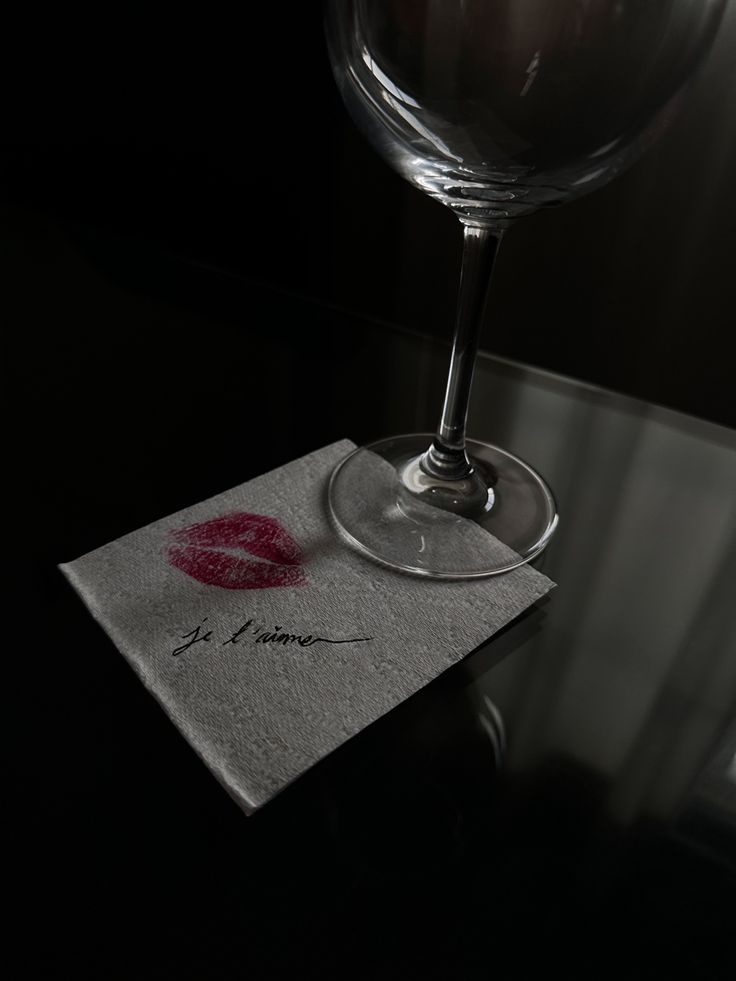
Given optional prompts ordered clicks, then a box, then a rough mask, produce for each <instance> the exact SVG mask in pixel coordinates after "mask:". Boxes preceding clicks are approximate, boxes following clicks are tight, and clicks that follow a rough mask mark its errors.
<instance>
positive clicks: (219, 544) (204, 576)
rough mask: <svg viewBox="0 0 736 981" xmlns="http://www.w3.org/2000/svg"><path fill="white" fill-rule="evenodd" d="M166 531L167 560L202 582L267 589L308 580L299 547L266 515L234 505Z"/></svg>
mask: <svg viewBox="0 0 736 981" xmlns="http://www.w3.org/2000/svg"><path fill="white" fill-rule="evenodd" d="M170 537H171V544H170V545H169V547H168V549H167V553H166V554H167V557H168V560H169V562H170V563H171V565H173V566H175V568H177V569H180V570H181V571H182V572H185V573H186V574H187V575H188V576H191V577H192V579H196V580H197V581H198V582H201V583H204V584H205V585H206V586H220V587H221V588H222V589H269V588H271V587H272V586H306V584H307V580H306V578H305V576H304V572H303V571H302V564H303V562H304V555H303V553H302V550H301V548H300V547H299V545H298V543H297V542H295V541H294V539H293V538H292V537H291V535H290V534H289V532H288V531H287V530H286V529H285V528H284V526H283V525H282V524H281V523H280V522H279V521H277V520H276V518H269V517H268V515H264V514H248V513H247V512H245V511H236V512H234V513H233V514H224V515H223V516H222V517H221V518H213V519H212V520H211V521H202V522H200V523H199V524H196V525H189V527H188V528H181V529H180V530H178V531H174V532H172V533H171V536H170ZM246 554H247V555H249V556H254V557H255V558H246V557H245V555H246ZM259 560H262V561H259Z"/></svg>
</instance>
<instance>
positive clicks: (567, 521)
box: [6, 219, 736, 979]
mask: <svg viewBox="0 0 736 981" xmlns="http://www.w3.org/2000/svg"><path fill="white" fill-rule="evenodd" d="M23 228H24V231H23V232H22V234H21V232H18V234H17V235H16V248H15V249H14V250H13V252H12V255H11V256H10V258H9V260H8V264H6V269H9V271H10V273H11V276H10V277H9V282H10V284H11V286H10V288H11V291H15V292H16V293H17V297H16V298H17V300H18V302H17V304H16V305H15V307H14V308H13V309H14V310H16V311H17V313H15V314H14V317H15V320H14V328H15V329H14V334H13V336H14V343H15V349H14V351H13V361H12V366H13V372H14V375H15V379H16V381H17V391H18V393H20V394H18V395H16V400H15V402H14V415H13V419H14V423H15V425H14V426H13V430H14V432H13V435H12V437H11V438H12V442H13V460H14V463H15V466H14V470H13V478H12V479H13V485H14V488H15V489H16V490H17V491H18V492H19V493H18V500H17V502H16V505H15V509H16V514H17V515H18V517H17V518H15V519H14V520H12V521H11V522H10V525H11V527H10V528H9V531H10V533H11V534H10V540H11V546H10V547H11V552H10V554H11V555H12V558H13V569H14V572H15V575H14V580H15V587H14V588H15V593H14V603H15V607H14V609H15V616H16V618H17V621H18V625H20V626H22V627H23V636H22V638H21V640H20V641H19V643H18V647H17V654H14V656H13V658H12V662H13V664H12V667H13V670H14V672H17V678H14V687H13V689H12V691H13V693H14V697H13V698H11V699H10V701H11V703H12V704H11V705H10V707H9V712H10V717H11V721H12V725H13V733H14V739H13V740H11V742H9V743H8V747H7V748H6V753H7V759H8V772H9V773H10V774H11V777H12V779H13V782H14V784H17V786H16V787H15V788H14V789H15V791H16V795H15V797H14V798H13V799H14V800H15V801H17V802H19V803H20V804H21V805H22V808H21V810H22V811H23V814H24V817H23V824H22V829H21V830H22V834H21V835H20V836H19V837H18V838H17V839H15V840H16V841H17V843H18V846H17V847H18V850H19V851H18V857H19V859H20V866H21V870H22V871H21V875H20V877H19V879H18V887H17V893H16V894H17V897H18V902H17V904H16V905H17V907H18V909H20V910H21V916H22V919H23V921H24V922H25V923H26V926H27V925H28V923H31V924H32V925H33V929H32V933H33V938H34V939H33V942H32V944H30V946H29V947H28V948H27V955H26V956H27V958H28V964H29V965H30V964H31V963H32V962H33V961H34V960H36V959H38V960H39V961H40V963H41V964H42V965H43V967H44V969H45V970H46V971H47V972H53V971H58V970H61V968H62V967H66V968H67V969H70V968H73V969H74V976H77V977H81V976H85V977H86V976H87V975H89V976H95V977H98V978H113V977H122V978H136V979H143V978H184V977H192V978H195V977H196V978H207V979H209V978H214V977H228V978H233V977H240V976H243V977H258V978H261V977H263V978H271V977H274V978H275V977H299V978H307V977H310V978H311V977H320V978H323V977H333V976H334V977H340V978H343V979H354V978H355V979H359V978H360V979H362V978H377V979H378V978H381V979H388V978H434V977H442V978H458V979H466V978H468V979H471V978H472V979H475V978H514V979H516V978H520V979H526V978H538V977H540V976H542V973H543V972H544V973H545V974H546V973H547V972H548V971H552V970H555V971H559V972H563V973H564V976H566V977H581V978H582V977H584V978H596V979H597V978H608V977H611V978H613V977H616V978H626V979H630V978H640V977H641V978H659V977H663V978H664V977H667V978H672V977H680V976H689V977H694V978H698V979H700V978H721V977H723V978H726V977H731V976H733V974H732V972H733V970H734V969H735V968H734V963H733V959H732V954H731V953H730V952H729V941H731V940H732V938H733V924H734V922H735V919H734V911H735V904H736V878H735V876H734V870H735V869H736V802H735V797H736V762H735V756H734V754H736V728H734V718H735V713H734V707H735V700H736V626H735V624H736V605H735V603H734V597H735V595H736V589H735V584H736V510H735V509H736V434H735V433H734V431H733V430H730V429H726V428H722V427H719V426H716V425H713V424H710V423H706V422H702V421H698V420H696V419H694V418H691V417H686V416H683V415H680V414H678V413H675V412H671V411H668V410H666V409H663V408H658V407H655V406H653V405H649V404H646V403H643V402H639V401H635V400H632V399H629V398H626V397H623V396H617V395H615V394H612V393H609V392H605V391H602V390H598V389H594V388H591V387H588V386H586V385H584V384H582V383H578V382H576V381H574V380H571V379H565V378H561V377H558V376H552V375H549V374H545V373H543V372H539V371H535V370H534V369H532V368H530V367H525V366H522V365H518V364H512V363H506V362H502V361H499V360H495V359H494V358H492V357H490V356H487V355H483V356H482V357H481V359H480V361H479V364H478V367H477V376H476V382H475V390H474V396H473V401H472V405H471V413H470V424H469V432H470V434H471V435H472V436H473V437H474V438H478V439H482V440H486V441H489V442H492V443H497V444H499V445H502V446H504V447H507V448H509V449H511V450H512V451H513V452H515V453H517V454H518V455H519V456H521V457H522V458H524V459H526V460H528V461H529V462H530V463H532V464H533V465H534V466H535V467H536V468H537V469H539V471H540V472H541V473H542V474H543V475H544V476H545V477H546V479H547V480H548V481H549V483H550V485H551V486H552V488H553V489H554V491H555V494H556V497H557V500H558V504H559V511H560V515H561V520H560V527H559V531H558V533H557V535H556V536H555V538H554V540H553V542H552V544H551V545H550V546H549V548H548V549H547V551H546V552H545V553H544V554H543V556H542V557H541V558H540V559H539V560H538V561H537V563H536V564H537V565H538V567H539V568H540V569H542V570H543V571H544V572H545V573H546V574H547V575H549V576H550V577H551V578H552V579H553V580H554V581H555V582H556V583H557V588H556V589H555V590H554V591H553V592H552V594H551V595H550V596H549V597H548V598H547V599H546V600H544V601H543V602H542V603H540V604H539V605H538V606H537V607H536V608H535V609H533V610H532V611H531V612H530V613H528V614H527V615H525V616H523V617H522V618H521V619H520V620H518V621H516V622H515V623H514V624H512V625H511V626H510V627H508V628H507V629H505V630H504V631H503V632H502V633H501V634H500V635H498V636H497V637H495V638H493V639H492V640H491V641H490V642H489V643H488V644H487V645H486V646H485V647H483V648H482V649H480V650H479V651H477V652H476V653H474V654H473V655H471V656H470V657H469V658H467V659H466V660H465V661H464V662H462V663H461V664H460V665H458V666H457V667H455V668H453V669H451V670H450V671H449V672H447V673H446V674H445V675H443V676H442V677H441V678H439V679H438V680H437V681H436V682H434V683H432V684H431V685H429V686H428V687H427V688H426V689H424V690H423V691H421V692H420V693H419V694H418V695H417V696H415V697H414V698H412V699H410V700H409V702H407V703H405V704H404V705H402V706H401V707H400V708H399V709H397V710H395V711H394V712H392V713H391V714H390V715H388V716H386V717H384V718H383V719H381V720H380V721H379V722H378V723H376V724H375V725H373V726H371V727H369V728H368V729H367V730H366V731H364V732H363V733H361V734H360V735H359V736H358V737H356V738H355V739H353V740H351V741H350V742H349V743H348V744H346V745H345V746H344V747H342V748H341V749H340V750H339V751H338V752H336V753H334V754H333V755H332V756H331V757H329V758H328V759H326V760H325V761H324V762H323V763H321V764H319V765H318V766H317V767H315V768H314V769H313V770H312V771H310V772H309V773H307V774H306V775H305V776H304V777H303V778H301V779H300V780H298V781H297V782H296V783H295V784H293V785H292V786H291V787H289V788H288V789H287V790H286V791H284V792H283V793H282V794H281V795H280V796H279V797H278V798H276V799H275V800H274V801H273V802H272V803H271V804H269V805H267V806H266V807H264V808H263V809H262V810H261V811H260V812H258V813H257V814H256V815H255V816H253V817H251V818H246V817H245V816H244V815H243V814H242V813H241V812H240V811H239V810H238V808H237V807H236V805H235V804H234V803H233V802H232V801H231V800H230V799H229V798H228V796H227V795H226V794H225V793H224V792H223V790H222V789H221V787H220V786H219V785H218V784H217V783H216V781H215V780H214V779H213V777H212V776H211V775H210V774H209V772H208V771H207V770H206V768H205V767H204V766H203V765H202V764H201V763H200V762H199V761H198V760H197V759H196V758H195V756H194V754H193V753H192V751H191V750H190V749H189V747H188V746H187V745H186V743H185V742H184V741H183V740H182V739H181V737H180V736H179V735H178V734H177V732H176V731H175V730H174V728H173V726H171V724H170V723H169V722H168V720H167V719H166V718H165V717H164V715H163V713H162V712H161V711H160V710H159V708H158V707H157V706H156V705H155V703H154V702H153V700H152V699H151V698H150V697H149V696H148V695H147V694H146V692H145V691H144V690H143V688H142V687H141V686H140V685H139V683H138V681H137V679H136V678H135V677H134V676H133V673H132V672H130V671H129V670H128V668H127V666H126V665H125V663H124V661H123V659H122V657H120V655H119V654H118V653H117V652H116V650H115V649H114V647H113V645H112V644H111V642H110V641H109V640H108V639H107V638H106V637H105V636H104V635H103V633H102V632H101V631H100V630H99V629H98V628H97V627H96V626H95V625H94V623H93V622H92V620H91V619H90V618H89V617H88V615H87V614H86V612H85V610H84V608H83V607H82V605H81V604H80V603H79V601H78V599H77V598H76V597H75V596H74V595H73V594H72V592H71V590H70V589H69V588H68V587H67V586H66V585H65V583H64V582H63V581H62V578H61V576H60V575H59V573H58V572H57V570H56V568H55V567H56V563H58V562H60V561H66V560H69V559H71V558H73V557H76V556H77V555H79V554H82V553H84V552H85V551H88V550H90V549H92V548H95V547H96V546H99V545H101V544H103V543H105V542H107V541H109V540H111V539H113V538H115V537H117V536H119V535H121V534H124V533H125V532H128V531H132V530H133V529H135V528H138V527H140V526H142V525H144V524H146V523H148V522H150V521H153V520H155V519H157V518H159V517H162V516H163V515H165V514H168V513H171V512H173V511H175V510H177V509H180V508H182V507H184V506H186V505H188V504H191V503H194V502H195V501H198V500H201V499H203V498H205V497H208V496H210V495H212V494H214V493H217V492H218V491H221V490H223V489H225V488H227V487H230V486H232V485H234V484H237V483H240V482H242V481H245V480H247V479H249V478H250V477H252V476H255V475H256V474H258V473H260V472H263V471H265V470H267V469H271V468H272V467H274V466H277V465H279V464H281V463H285V462H287V461H288V460H290V459H292V458H294V457H296V456H298V455H301V454H303V453H305V452H308V451H309V450H312V449H315V448H317V447H319V446H322V445H324V444H326V443H329V442H331V441H333V440H335V439H338V438H341V437H349V438H351V439H353V440H355V441H356V442H358V443H362V442H366V441H369V440H373V439H378V438H381V437H383V436H389V435H392V434H397V433H401V432H412V431H428V430H431V429H432V428H433V425H434V423H435V421H436V415H437V411H438V407H439V402H440V399H441V394H442V386H443V381H444V372H445V367H446V363H447V356H448V347H447V346H446V345H444V344H442V343H440V342H438V341H436V340H432V339H429V338H426V337H423V336H421V335H418V334H416V335H415V334H411V333H408V332H406V331H402V330H400V329H398V328H395V327H391V326H389V325H381V324H375V323H369V322H366V321H362V320H360V319H359V318H357V317H355V316H352V315H351V314H349V313H348V312H346V311H340V310H334V309H329V308H326V307H323V306H320V305H319V304H316V303H314V302H309V301H307V300H304V299H301V298H299V297H296V296H288V295H285V294H283V293H278V292H275V291H272V290H269V289H268V288H266V287H263V286H259V285H256V284H253V283H248V282H245V281H242V280H237V279H233V278H229V277H227V276H225V275H223V274H218V273H214V272H212V271H208V270H203V269H201V268H198V267H194V266H185V265H183V264H181V263H178V262H176V261H174V260H172V259H168V258H166V257H162V256H160V255H154V254H153V253H151V254H147V253H146V252H145V250H141V249H139V248H135V247H133V246H132V245H130V244H126V243H121V242H119V241H113V240H109V239H104V238H101V237H100V236H98V235H94V236H92V235H90V234H89V233H88V232H87V231H84V230H81V231H80V230H79V229H68V228H66V229H64V228H61V227H59V226H57V225H54V224H53V223H47V222H44V221H41V220H35V219H34V220H32V221H29V223H28V224H26V225H24V226H23ZM49 328H51V329H49ZM246 423H248V425H249V437H248V439H247V440H246V439H245V436H244V431H245V425H246ZM401 645H402V638H401V636H397V637H396V656H397V657H401ZM729 958H730V963H729ZM29 971H30V967H29ZM44 976H52V974H46V975H44Z"/></svg>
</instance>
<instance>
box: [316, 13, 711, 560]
mask: <svg viewBox="0 0 736 981" xmlns="http://www.w3.org/2000/svg"><path fill="white" fill-rule="evenodd" d="M724 6H725V0H646V2H643V0H327V4H326V8H327V9H326V26H327V38H328V48H329V53H330V60H331V63H332V68H333V71H334V74H335V78H336V80H337V83H338V86H339V88H340V91H341V93H342V96H343V98H344V100H345V103H346V104H347V107H348V109H349V111H350V113H351V115H352V116H353V118H354V120H355V122H356V123H357V124H358V126H359V127H360V128H361V129H362V130H363V132H364V134H365V135H366V136H367V137H368V139H369V140H370V142H371V143H372V145H373V146H374V148H375V149H376V150H377V151H378V153H379V154H381V156H383V157H384V158H385V159H386V160H387V161H388V163H389V164H390V165H391V166H392V167H393V168H394V169H396V170H397V171H398V172H399V173H400V174H401V175H402V176H403V177H405V178H406V179H407V180H408V181H409V182H410V183H411V184H413V185H414V186H415V187H418V188H419V189H420V190H422V191H424V192H425V193H426V194H429V195H430V196H431V197H433V198H435V199H436V200H437V201H440V202H441V203H442V204H444V205H446V206H447V207H448V208H450V209H452V211H453V212H454V213H455V214H456V215H457V217H458V218H459V220H460V222H461V225H462V230H463V237H464V246H463V259H462V269H461V276H460V288H459V297H458V309H457V320H456V327H455V335H454V340H453V348H452V356H451V360H450V368H449V376H448V381H447V389H446V394H445V400H444V405H443V408H442V414H441V418H440V422H439V426H438V428H437V432H436V433H435V434H434V436H431V435H428V434H412V435H407V436H398V437H395V438H392V439H386V440H383V441H381V442H379V443H374V444H372V445H370V446H368V447H365V448H361V449H358V450H356V451H355V452H354V453H352V454H351V455H350V456H348V457H347V458H346V459H345V460H343V461H342V462H341V463H340V464H339V465H338V467H337V468H336V470H335V471H334V473H333V475H332V478H331V481H330V486H329V493H328V500H329V509H330V514H331V517H332V519H333V521H334V523H335V525H336V527H337V529H338V531H339V532H340V534H341V535H342V537H343V538H344V539H345V540H346V541H347V542H349V543H350V544H351V545H353V546H354V547H355V548H357V549H359V550H360V551H361V552H363V553H364V554H366V555H368V556H370V557H372V558H373V559H376V560H378V561H379V562H381V563H384V564H386V565H388V566H391V567H392V568H395V569H401V570H403V571H405V572H410V573H414V574H417V575H422V576H430V577H435V578H452V579H464V578H479V577H482V576H490V575H494V574H498V573H502V572H506V571H508V570H510V569H513V568H515V567H516V566H519V565H521V564H523V563H525V562H528V561H530V560H531V559H533V558H534V557H535V556H536V555H538V554H539V553H540V552H541V551H542V549H544V547H545V546H546V545H547V543H548V542H549V540H550V538H551V537H552V534H553V533H554V531H555V528H556V526H557V521H558V516H557V510H556V506H555V501H554V498H553V495H552V492H551V491H550V489H549V487H548V486H547V484H546V483H545V481H544V480H543V478H542V477H541V476H540V475H539V474H538V473H536V471H535V470H534V469H532V467H531V466H529V465H528V464H527V463H525V462H524V461H523V460H521V459H520V458H519V457H517V456H515V455H514V454H513V453H510V452H509V451H508V450H505V449H501V448H500V447H497V446H491V445H488V444H485V443H480V442H477V441H474V440H468V439H466V435H465V426H466V417H467V410H468V401H469V397H470V389H471V384H472V378H473V367H474V362H475V357H476V351H477V347H478V338H479V331H480V325H481V321H482V315H483V307H484V300H485V294H486V291H487V286H488V283H489V280H490V276H491V270H492V267H493V262H494V258H495V256H496V253H497V250H498V247H499V245H500V243H501V240H502V238H503V236H504V234H505V233H506V231H507V229H508V228H509V227H510V226H511V225H512V224H513V223H514V222H515V221H518V220H519V219H521V218H523V217H524V216H525V215H528V214H530V213H532V212H534V211H535V210H537V209H538V208H541V207H547V206H549V205H556V204H560V203H562V202H564V201H567V200H569V199H571V198H574V197H577V196H579V195H582V194H585V193H588V192H589V191H592V190H593V189H594V188H596V187H599V186H600V185H602V184H604V183H606V182H607V181H609V180H611V179H612V178H613V177H615V176H616V174H618V173H619V172H620V171H621V170H622V169H623V168H624V167H626V166H628V165H629V164H630V163H631V162H632V161H633V160H634V159H635V158H636V157H637V156H638V155H639V154H640V153H641V152H642V150H643V149H645V148H646V147H647V145H648V144H649V143H650V142H651V141H652V140H653V139H654V138H655V137H656V136H657V135H658V134H659V133H660V132H661V131H662V130H663V128H664V127H665V126H666V124H667V122H668V121H669V119H670V117H671V116H672V114H673V112H674V110H675V109H676V107H677V104H678V103H679V101H680V98H681V96H682V93H683V91H684V88H685V86H686V83H687V82H688V80H689V79H690V78H691V77H692V75H693V71H694V70H695V68H696V67H697V66H698V64H699V63H700V62H701V60H702V58H703V55H704V54H705V52H706V51H707V50H708V48H709V46H710V44H711V42H712V40H713V38H714V36H715V33H716V31H717V27H718V23H719V21H720V17H721V14H722V12H723V8H724Z"/></svg>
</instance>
